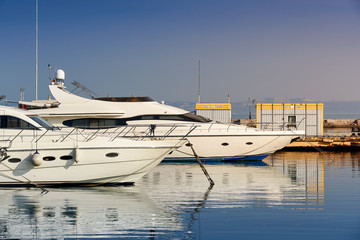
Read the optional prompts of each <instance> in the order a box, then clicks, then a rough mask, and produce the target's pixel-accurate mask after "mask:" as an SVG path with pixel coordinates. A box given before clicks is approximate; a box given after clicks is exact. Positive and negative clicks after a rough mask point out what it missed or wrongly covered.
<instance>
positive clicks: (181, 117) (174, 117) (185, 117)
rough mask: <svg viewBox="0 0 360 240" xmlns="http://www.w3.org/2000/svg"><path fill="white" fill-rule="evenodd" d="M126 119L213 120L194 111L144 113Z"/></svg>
mask: <svg viewBox="0 0 360 240" xmlns="http://www.w3.org/2000/svg"><path fill="white" fill-rule="evenodd" d="M123 120H125V121H136V120H170V121H183V122H211V120H210V119H206V118H204V117H202V116H198V115H195V114H192V113H186V114H182V115H168V114H164V115H142V116H136V117H131V118H123Z"/></svg>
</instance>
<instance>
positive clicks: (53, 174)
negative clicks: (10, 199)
mask: <svg viewBox="0 0 360 240" xmlns="http://www.w3.org/2000/svg"><path fill="white" fill-rule="evenodd" d="M128 142H131V143H128ZM172 142H173V141H172ZM168 143H169V144H166V143H164V142H163V141H162V142H161V141H159V142H156V141H138V142H137V141H131V140H128V139H125V141H121V140H117V141H115V142H110V143H109V142H105V143H99V142H96V144H95V143H92V142H90V143H88V142H81V143H77V144H76V145H75V143H74V142H64V143H54V142H50V141H47V142H42V143H38V144H37V148H35V145H34V144H32V143H29V142H28V143H16V142H14V143H13V144H12V146H11V147H10V148H8V149H7V151H6V152H7V157H6V159H4V160H3V161H2V162H1V164H0V185H2V186H5V185H6V186H18V185H64V184H75V185H102V184H124V183H133V182H134V181H135V180H137V179H139V178H141V177H142V176H143V175H145V174H146V173H147V172H148V171H150V170H151V169H152V168H153V167H155V166H156V165H158V164H159V163H160V162H161V160H163V158H164V157H165V156H166V155H167V154H168V153H169V152H170V151H171V150H173V149H174V142H173V145H170V142H168ZM35 152H38V153H39V154H40V155H39V156H40V162H41V163H40V165H39V166H36V165H34V161H33V156H34V153H35Z"/></svg>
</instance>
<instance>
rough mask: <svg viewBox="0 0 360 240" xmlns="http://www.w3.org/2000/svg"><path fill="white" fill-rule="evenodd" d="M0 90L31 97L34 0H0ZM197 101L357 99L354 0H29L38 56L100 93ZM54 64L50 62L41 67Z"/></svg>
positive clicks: (359, 16) (42, 92)
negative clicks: (199, 98) (198, 99)
mask: <svg viewBox="0 0 360 240" xmlns="http://www.w3.org/2000/svg"><path fill="white" fill-rule="evenodd" d="M0 29H1V31H0V71H1V75H0V78H1V92H0V95H6V96H7V99H10V100H18V99H19V98H20V88H25V99H26V100H32V99H33V98H34V97H35V0H0ZM199 60H200V61H201V100H202V101H203V102H216V101H221V102H223V101H227V95H228V94H230V96H231V101H246V100H247V99H248V97H251V98H256V99H263V98H267V97H288V98H311V99H314V100H316V101H328V100H336V101H348V100H360V83H359V82H360V81H359V77H360V2H359V1H355V0H39V88H38V89H39V99H44V98H47V96H48V95H49V91H48V88H47V86H48V83H49V71H48V68H47V65H48V64H51V65H52V66H54V67H58V68H61V69H63V70H64V71H65V73H66V81H67V85H68V86H69V87H68V88H69V89H72V85H71V84H70V82H72V81H73V80H76V81H78V82H80V83H82V84H84V85H86V86H87V87H88V88H89V89H91V90H92V91H94V92H96V93H97V94H98V95H99V96H105V95H107V94H110V95H111V96H131V95H137V96H151V97H153V98H154V99H156V100H158V101H161V100H165V101H167V100H168V101H175V100H185V101H196V100H197V91H198V61H199ZM51 74H53V72H52V73H51Z"/></svg>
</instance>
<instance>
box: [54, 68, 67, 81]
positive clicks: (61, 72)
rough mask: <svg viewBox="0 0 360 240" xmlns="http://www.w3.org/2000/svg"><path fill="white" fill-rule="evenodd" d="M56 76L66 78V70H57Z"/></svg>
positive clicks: (59, 78)
mask: <svg viewBox="0 0 360 240" xmlns="http://www.w3.org/2000/svg"><path fill="white" fill-rule="evenodd" d="M55 78H56V80H65V72H64V71H63V70H62V69H58V70H56V74H55Z"/></svg>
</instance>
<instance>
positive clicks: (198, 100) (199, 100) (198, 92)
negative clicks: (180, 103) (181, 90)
mask: <svg viewBox="0 0 360 240" xmlns="http://www.w3.org/2000/svg"><path fill="white" fill-rule="evenodd" d="M198 79H199V85H198V103H200V60H199V69H198Z"/></svg>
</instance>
